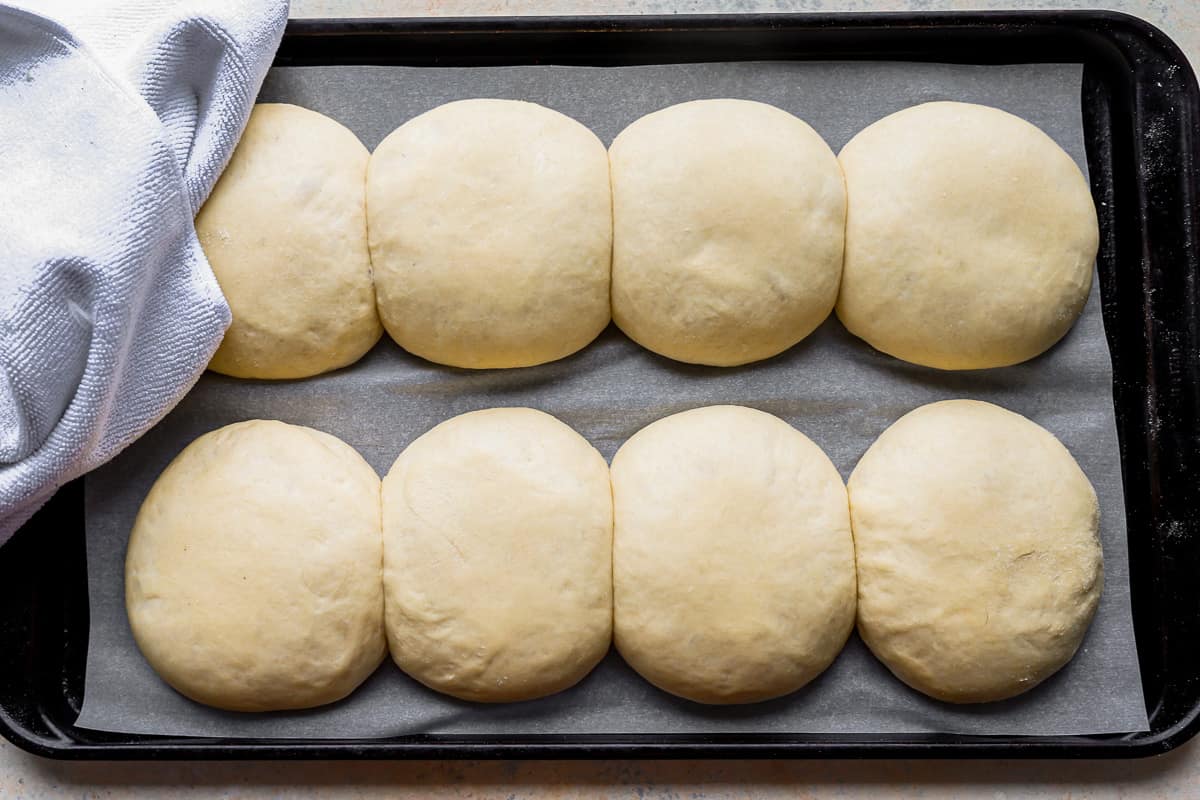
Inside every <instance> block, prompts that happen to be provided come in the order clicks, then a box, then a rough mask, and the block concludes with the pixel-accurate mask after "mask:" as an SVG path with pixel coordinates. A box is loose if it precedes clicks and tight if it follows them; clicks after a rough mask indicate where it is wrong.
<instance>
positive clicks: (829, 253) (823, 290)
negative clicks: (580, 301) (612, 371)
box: [609, 100, 846, 366]
mask: <svg viewBox="0 0 1200 800" xmlns="http://www.w3.org/2000/svg"><path fill="white" fill-rule="evenodd" d="M609 155H610V159H611V163H612V183H613V277H612V280H613V292H612V302H613V319H614V320H615V321H616V323H617V325H618V326H620V328H621V330H623V331H624V332H625V333H626V334H627V335H628V336H629V337H630V338H632V339H633V340H634V341H636V342H638V343H639V344H641V345H642V346H643V347H647V348H649V349H650V350H653V351H654V352H656V353H658V354H660V355H664V356H667V357H668V358H673V359H675V360H677V361H686V362H690V363H694V364H709V365H714V366H733V365H737V364H745V363H747V362H750V361H758V360H760V359H764V358H769V357H770V356H773V355H776V354H777V353H781V352H783V351H784V350H786V349H787V348H789V347H791V346H792V345H794V344H796V342H798V341H800V340H801V339H803V338H804V337H805V336H807V335H808V334H809V333H811V332H812V331H813V330H814V329H816V327H817V326H818V325H820V324H821V322H822V321H824V320H825V318H826V317H828V316H829V312H830V311H831V310H832V309H833V305H834V301H835V300H836V299H837V291H838V280H839V276H840V275H841V270H842V240H843V227H844V223H845V216H846V193H845V187H844V184H843V182H842V173H841V169H840V168H839V167H838V163H837V158H836V157H835V156H834V154H833V151H832V150H830V149H829V146H828V145H827V144H826V143H825V141H824V140H823V139H822V138H821V136H820V135H819V134H818V133H817V132H816V131H814V130H813V129H812V128H810V127H809V126H808V125H807V124H806V123H804V122H803V121H801V120H800V119H798V118H796V117H794V116H792V115H791V114H789V113H787V112H786V111H783V110H781V109H778V108H775V107H774V106H770V105H767V104H765V103H757V102H752V101H748V100H697V101H693V102H688V103H681V104H679V105H675V106H671V107H669V108H665V109H663V110H661V111H656V112H654V113H653V114H648V115H647V116H644V117H642V118H641V119H639V120H637V121H635V122H634V123H633V124H631V125H630V126H629V127H627V128H626V129H625V130H624V131H622V132H621V134H620V135H619V136H617V138H616V139H615V140H614V141H613V143H612V147H611V148H610V152H609Z"/></svg>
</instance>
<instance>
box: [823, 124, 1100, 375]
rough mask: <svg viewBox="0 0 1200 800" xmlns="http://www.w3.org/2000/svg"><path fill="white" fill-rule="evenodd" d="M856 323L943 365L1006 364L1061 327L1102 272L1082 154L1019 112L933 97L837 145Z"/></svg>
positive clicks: (904, 354) (881, 344)
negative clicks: (1096, 270)
mask: <svg viewBox="0 0 1200 800" xmlns="http://www.w3.org/2000/svg"><path fill="white" fill-rule="evenodd" d="M838 158H839V160H840V161H841V163H842V169H843V170H844V171H845V174H846V188H847V191H848V195H849V201H850V204H849V211H848V213H847V218H846V263H845V269H844V271H843V274H842V289H841V294H840V295H839V296H838V304H837V314H838V317H839V318H840V319H841V320H842V323H843V324H845V326H846V328H848V329H849V330H850V332H851V333H853V334H854V335H855V336H858V337H859V338H861V339H865V340H866V341H867V342H868V343H869V344H870V345H871V346H872V347H874V348H876V349H877V350H882V351H883V352H885V353H888V354H890V355H893V356H895V357H897V358H901V359H904V360H905V361H911V362H913V363H915V364H922V365H924V366H927V367H936V368H938V369H982V368H986V367H1004V366H1008V365H1010V364H1017V363H1020V362H1022V361H1025V360H1027V359H1030V358H1033V357H1034V356H1036V355H1038V354H1039V353H1041V352H1043V351H1044V350H1046V349H1048V348H1049V347H1050V346H1051V345H1053V344H1054V343H1055V342H1057V341H1058V340H1059V339H1061V338H1062V337H1063V336H1064V335H1065V334H1066V332H1067V331H1068V330H1069V329H1070V328H1071V326H1072V325H1073V324H1074V323H1075V320H1076V319H1077V318H1078V317H1079V315H1080V313H1081V312H1082V311H1083V305H1084V303H1085V302H1086V301H1087V297H1088V292H1089V291H1090V289H1091V285H1092V264H1093V262H1094V261H1095V259H1096V248H1097V245H1098V243H1099V229H1098V228H1097V223H1096V209H1095V206H1094V205H1093V204H1092V196H1091V193H1090V192H1089V191H1088V185H1087V181H1085V180H1084V177H1083V175H1082V173H1080V171H1079V168H1078V167H1077V166H1075V162H1074V161H1072V160H1071V157H1070V156H1069V155H1067V154H1066V153H1065V152H1064V151H1063V150H1062V148H1060V147H1059V146H1058V145H1057V144H1055V143H1054V140H1053V139H1051V138H1050V137H1049V136H1047V135H1046V134H1045V133H1043V132H1042V131H1041V130H1039V129H1038V128H1037V127H1035V126H1033V125H1031V124H1029V123H1028V122H1026V121H1025V120H1023V119H1020V118H1019V117H1014V116H1013V115H1012V114H1008V113H1006V112H1004V111H1000V110H999V109H995V108H988V107H987V106H978V105H972V104H969V103H926V104H925V105H919V106H915V107H913V108H908V109H905V110H903V111H899V112H897V113H895V114H892V115H891V116H888V117H884V118H883V119H881V120H879V121H878V122H876V123H874V124H873V125H871V126H869V127H868V128H866V129H864V130H863V131H861V132H860V133H859V134H858V135H857V136H855V137H854V138H853V139H851V140H850V142H849V143H848V144H847V145H846V146H845V147H844V148H843V149H842V152H841V154H840V155H839V157H838Z"/></svg>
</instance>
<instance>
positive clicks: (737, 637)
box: [612, 406, 855, 703]
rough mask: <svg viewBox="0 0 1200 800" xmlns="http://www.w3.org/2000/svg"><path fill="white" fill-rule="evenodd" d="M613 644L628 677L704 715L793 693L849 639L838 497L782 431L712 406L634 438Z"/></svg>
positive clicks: (829, 471)
mask: <svg viewBox="0 0 1200 800" xmlns="http://www.w3.org/2000/svg"><path fill="white" fill-rule="evenodd" d="M612 485H613V506H614V510H615V515H616V516H615V518H616V526H615V530H614V534H613V592H614V594H613V635H614V640H615V642H616V646H617V649H618V650H619V651H620V653H621V655H622V656H623V657H624V658H625V660H626V661H627V662H629V664H630V666H632V667H633V668H634V669H635V670H637V671H638V672H639V673H640V674H641V675H642V676H643V677H645V678H646V679H647V680H649V681H650V682H651V683H653V684H654V685H656V686H658V687H659V688H661V689H663V690H665V691H668V692H671V693H672V694H676V695H679V696H681V697H685V698H688V699H691V700H695V701H698V702H701V703H748V702H754V701H758V700H766V699H769V698H772V697H778V696H780V695H784V694H787V693H789V692H792V691H794V690H796V689H798V688H800V687H801V686H803V685H804V684H806V683H808V682H809V681H811V680H812V679H813V678H815V677H816V676H817V675H818V674H820V673H821V672H822V671H823V670H824V669H825V668H826V667H828V666H829V665H830V664H831V663H832V662H833V660H834V658H836V657H837V654H838V653H839V652H840V651H841V649H842V646H843V645H844V644H845V642H846V637H847V636H849V634H850V631H851V629H852V628H853V626H854V603H855V576H854V545H853V542H852V540H851V536H850V515H849V509H848V508H847V501H846V488H845V486H844V485H843V483H842V479H841V476H840V475H838V472H837V470H836V469H835V468H834V466H833V464H832V463H831V462H830V461H829V458H828V457H827V456H826V455H825V453H823V452H822V451H821V449H820V448H819V447H817V445H815V444H814V443H813V442H812V441H810V440H809V439H808V437H806V436H805V435H804V434H802V433H800V432H799V431H797V430H795V429H794V428H792V427H791V426H790V425H788V424H787V423H786V422H784V421H783V420H781V419H779V418H777V417H774V416H771V415H770V414H767V413H764V412H762V411H756V410H754V409H749V408H742V407H738V406H709V407H706V408H698V409H694V410H692V411H685V412H682V413H679V414H674V415H672V416H670V417H666V418H664V419H661V420H659V421H657V422H655V423H653V424H651V425H649V426H647V427H645V428H643V429H642V430H640V431H638V432H637V433H636V434H635V435H634V436H633V437H632V438H630V439H629V441H627V442H626V443H625V444H624V445H623V446H622V447H621V449H620V450H619V451H618V452H617V455H616V457H615V458H614V459H613V463H612Z"/></svg>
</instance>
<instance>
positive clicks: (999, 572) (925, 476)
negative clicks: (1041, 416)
mask: <svg viewBox="0 0 1200 800" xmlns="http://www.w3.org/2000/svg"><path fill="white" fill-rule="evenodd" d="M849 489H850V509H851V517H852V519H853V523H854V541H855V546H856V549H857V556H858V629H859V632H860V633H861V635H862V638H863V640H864V641H865V642H866V643H867V646H868V647H870V648H871V650H872V652H874V653H875V655H876V656H878V657H879V659H880V660H881V661H883V662H884V663H885V664H886V665H887V666H888V668H890V669H891V670H892V672H893V673H895V674H896V676H897V677H899V678H900V679H901V680H902V681H904V682H905V683H907V684H908V685H909V686H911V687H913V688H914V689H916V690H918V691H921V692H924V693H925V694H928V695H930V696H932V697H935V698H938V699H940V700H946V701H949V702H954V703H971V702H984V701H990V700H1002V699H1004V698H1007V697H1012V696H1014V695H1017V694H1020V693H1022V692H1024V691H1027V690H1029V689H1032V688H1033V687H1034V686H1036V685H1037V684H1039V683H1041V682H1042V681H1043V680H1045V679H1046V678H1047V677H1049V676H1050V675H1051V674H1053V673H1054V672H1056V671H1057V670H1058V669H1059V668H1061V667H1062V666H1063V665H1064V664H1066V663H1067V662H1068V661H1070V659H1071V657H1072V656H1073V655H1074V654H1075V651H1076V649H1077V648H1078V647H1079V643H1080V642H1081V641H1082V639H1083V636H1084V633H1085V632H1086V631H1087V627H1088V625H1089V623H1090V622H1091V619H1092V616H1093V614H1095V611H1096V605H1097V603H1098V602H1099V598H1100V590H1101V587H1102V585H1103V564H1102V559H1101V552H1100V542H1099V539H1098V536H1097V531H1098V529H1099V520H1100V512H1099V506H1098V505H1097V502H1096V493H1095V491H1094V490H1093V489H1092V485H1091V483H1089V482H1088V479H1087V477H1086V476H1085V475H1084V474H1083V471H1082V470H1081V469H1080V468H1079V465H1078V464H1076V463H1075V459H1073V458H1072V457H1071V454H1070V453H1068V452H1067V449H1066V448H1065V447H1063V446H1062V444H1061V443H1060V442H1059V441H1058V440H1057V439H1056V438H1054V436H1053V435H1051V434H1050V433H1049V432H1048V431H1046V430H1045V429H1043V428H1041V427H1040V426H1038V425H1037V424H1035V423H1033V422H1031V421H1029V420H1028V419H1025V418H1024V417H1022V416H1021V415H1019V414H1015V413H1013V412H1011V411H1007V410H1005V409H1003V408H1000V407H999V406H994V405H991V404H990V403H982V402H978V401H975V400H947V401H944V402H940V403H932V404H930V405H925V406H921V407H920V408H917V409H916V410H914V411H911V412H909V413H908V414H906V415H904V416H903V417H901V418H900V419H899V420H898V421H896V422H895V423H894V424H893V425H892V426H891V427H890V428H888V429H887V430H886V431H884V432H883V434H882V435H881V436H880V437H879V439H877V440H876V441H875V443H874V444H872V445H871V447H870V448H869V449H868V450H867V452H866V453H865V454H864V455H863V457H862V460H861V461H859V463H858V466H857V467H855V469H854V473H853V474H852V475H851V476H850V482H849Z"/></svg>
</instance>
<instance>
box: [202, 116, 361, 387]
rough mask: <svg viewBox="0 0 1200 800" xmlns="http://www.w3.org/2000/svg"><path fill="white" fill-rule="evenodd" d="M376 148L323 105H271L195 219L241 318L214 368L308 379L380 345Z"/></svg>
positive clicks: (254, 119) (250, 126)
mask: <svg viewBox="0 0 1200 800" xmlns="http://www.w3.org/2000/svg"><path fill="white" fill-rule="evenodd" d="M367 158H368V153H367V149H366V148H365V147H363V145H362V142H360V141H359V140H358V139H357V137H355V135H354V134H353V133H351V132H350V131H349V130H348V129H346V128H344V127H343V126H342V125H340V124H338V123H337V122H334V121H333V120H331V119H329V118H328V117H326V116H323V115H321V114H318V113H317V112H315V111H309V110H308V109H306V108H300V107H299V106H293V105H287V104H285V103H260V104H258V105H256V106H255V107H254V110H253V112H252V113H251V114H250V121H249V123H247V125H246V131H245V133H243V134H242V138H241V141H239V142H238V146H237V149H236V150H235V151H234V153H233V158H232V159H231V160H230V162H229V166H228V167H226V168H225V172H224V173H222V175H221V179H220V180H219V181H218V182H217V185H216V187H215V188H214V189H213V192H212V195H211V196H210V197H209V198H208V202H206V203H205V204H204V207H203V208H201V209H200V214H199V215H198V216H197V217H196V232H197V234H199V237H200V244H201V246H202V247H203V248H204V254H205V255H206V256H208V261H209V263H210V264H211V265H212V268H213V273H214V274H215V275H216V277H217V282H218V283H219V284H220V286H221V291H222V293H224V295H225V299H226V300H227V301H228V302H229V307H230V309H231V310H232V311H233V324H232V325H230V326H229V330H228V331H226V332H225V338H224V340H223V341H222V342H221V346H220V347H219V348H218V349H217V352H216V354H215V355H214V356H213V358H212V361H211V362H210V363H209V365H208V367H209V369H211V370H213V371H214V372H220V373H222V374H225V375H232V376H234V377H237V378H304V377H308V376H310V375H316V374H318V373H321V372H328V371H329V370H333V369H337V368H339V367H344V366H346V365H347V364H352V363H354V362H355V361H357V360H358V359H359V358H361V357H362V356H363V354H364V353H366V352H367V351H368V350H370V349H371V347H372V346H373V345H374V344H375V343H376V342H377V341H379V337H380V336H382V335H383V328H382V326H381V325H380V324H379V316H378V313H377V312H376V310H375V288H374V286H373V284H372V283H371V262H370V254H369V252H368V250H367V222H366V209H365V196H364V191H365V180H366V169H367Z"/></svg>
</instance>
